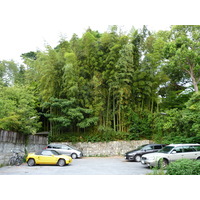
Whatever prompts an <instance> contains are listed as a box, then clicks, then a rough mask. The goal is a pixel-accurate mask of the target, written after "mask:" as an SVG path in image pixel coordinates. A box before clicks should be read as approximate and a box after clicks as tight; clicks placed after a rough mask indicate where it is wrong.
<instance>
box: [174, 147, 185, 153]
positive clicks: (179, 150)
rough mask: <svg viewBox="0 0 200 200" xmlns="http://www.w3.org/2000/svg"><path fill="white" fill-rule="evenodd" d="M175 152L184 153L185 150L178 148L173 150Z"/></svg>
mask: <svg viewBox="0 0 200 200" xmlns="http://www.w3.org/2000/svg"><path fill="white" fill-rule="evenodd" d="M173 151H176V153H182V152H183V148H182V147H176V148H174V149H173Z"/></svg>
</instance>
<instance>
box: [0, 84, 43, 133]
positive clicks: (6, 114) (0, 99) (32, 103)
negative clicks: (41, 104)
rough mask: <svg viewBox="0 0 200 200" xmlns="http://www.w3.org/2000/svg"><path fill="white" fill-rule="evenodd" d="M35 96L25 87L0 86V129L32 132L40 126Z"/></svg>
mask: <svg viewBox="0 0 200 200" xmlns="http://www.w3.org/2000/svg"><path fill="white" fill-rule="evenodd" d="M36 106H37V105H36V98H35V97H34V95H33V94H32V93H31V92H30V91H28V90H27V88H26V87H18V86H17V85H16V86H13V87H1V90H0V110H1V112H0V129H5V130H10V131H16V132H20V133H23V134H33V133H36V131H37V130H38V129H39V128H40V123H38V119H39V117H38V114H37V111H36Z"/></svg>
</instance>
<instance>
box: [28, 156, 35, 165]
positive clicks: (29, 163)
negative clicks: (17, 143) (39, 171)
mask: <svg viewBox="0 0 200 200" xmlns="http://www.w3.org/2000/svg"><path fill="white" fill-rule="evenodd" d="M34 165H35V160H34V159H33V158H30V159H29V160H28V166H34Z"/></svg>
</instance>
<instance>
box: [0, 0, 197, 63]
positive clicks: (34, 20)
mask: <svg viewBox="0 0 200 200" xmlns="http://www.w3.org/2000/svg"><path fill="white" fill-rule="evenodd" d="M161 2H162V4H161ZM195 2H197V1H196V0H190V4H189V5H188V1H184V0H181V1H179V0H176V1H175V0H173V1H172V0H168V1H165V0H162V1H161V0H151V1H150V0H140V1H139V0H138V1H135V0H70V1H69V0H34V1H30V0H1V1H0V60H11V59H13V60H14V61H16V62H21V59H20V55H21V54H22V53H27V52H29V51H37V50H44V49H45V45H46V44H48V45H50V46H52V47H55V46H56V45H57V44H58V42H59V40H60V38H61V37H65V38H67V39H70V38H71V36H72V34H73V33H76V34H77V35H78V36H80V37H81V36H82V34H83V33H84V32H85V31H86V29H87V28H88V27H90V28H91V29H92V30H98V31H99V32H105V31H106V30H107V28H108V26H109V25H119V26H122V29H123V30H125V31H127V32H128V31H130V29H131V27H132V26H134V27H135V28H140V27H142V26H143V25H144V24H145V25H147V26H148V28H149V29H150V30H155V31H157V30H166V29H169V26H170V25H174V24H187V23H188V22H189V23H188V24H191V23H190V19H191V18H193V19H199V16H198V6H197V4H195ZM190 8H192V11H191V9H190ZM191 15H192V17H191ZM188 19H189V20H188ZM197 23H198V22H197Z"/></svg>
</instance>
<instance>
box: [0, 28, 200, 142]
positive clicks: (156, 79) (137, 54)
mask: <svg viewBox="0 0 200 200" xmlns="http://www.w3.org/2000/svg"><path fill="white" fill-rule="evenodd" d="M199 38H200V26H189V25H188V26H184V25H183V26H172V27H171V30H170V31H158V32H155V33H152V32H150V31H149V30H148V29H147V27H146V26H144V27H143V28H142V29H138V30H137V29H134V28H133V29H132V30H131V31H130V33H128V34H126V33H124V32H122V30H119V28H118V27H117V26H110V27H109V29H108V31H106V32H104V33H99V32H98V31H93V30H91V29H90V28H88V29H87V30H86V32H85V33H84V34H83V35H82V36H81V37H80V38H79V37H78V36H77V35H75V34H74V35H73V36H72V38H71V40H69V41H67V40H66V39H64V38H62V39H61V40H60V41H59V44H58V45H57V46H56V47H55V48H52V47H50V46H46V49H45V51H37V52H33V51H31V52H28V53H24V54H22V58H23V59H24V64H25V65H21V66H18V65H17V64H16V63H14V62H13V61H1V62H0V85H1V86H2V90H1V91H0V97H1V98H0V108H1V113H0V128H4V129H9V130H16V131H20V132H23V133H26V134H29V133H34V132H35V131H36V130H37V129H38V128H39V123H38V121H37V120H38V117H36V118H34V119H32V120H31V118H32V117H33V116H38V115H39V114H40V122H41V123H42V129H43V130H45V131H50V132H51V136H50V138H51V139H52V140H59V141H62V140H69V141H91V142H94V141H111V140H122V139H123V140H131V139H154V140H155V141H158V142H163V143H171V142H177V143H179V142H200V141H199V138H200V131H199V130H200V117H199V114H198V113H199V109H200V105H199V99H200V97H199V94H198V84H199V81H200V78H199V77H200V70H199V68H200V59H199V44H200V43H199ZM188 83H190V84H188ZM191 88H192V90H191ZM193 91H195V93H196V94H194V95H193Z"/></svg>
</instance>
